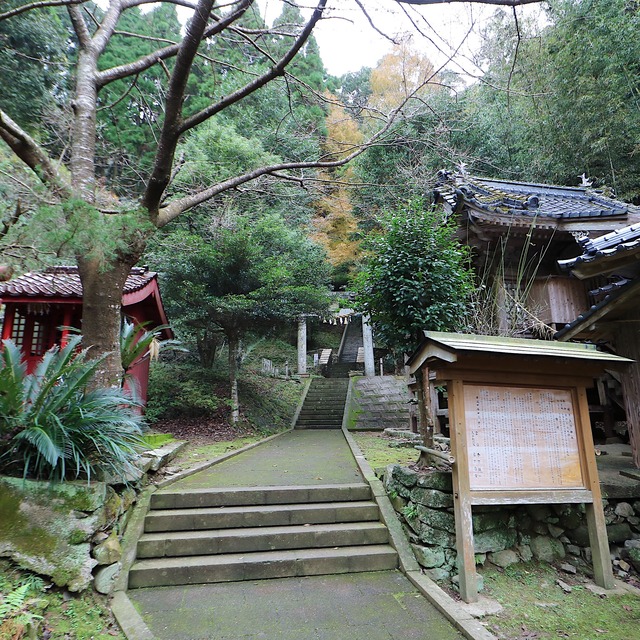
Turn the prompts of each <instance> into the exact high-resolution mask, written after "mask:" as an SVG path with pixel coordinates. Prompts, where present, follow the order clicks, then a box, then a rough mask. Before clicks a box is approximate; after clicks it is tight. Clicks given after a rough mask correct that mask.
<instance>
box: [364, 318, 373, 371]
mask: <svg viewBox="0 0 640 640" xmlns="http://www.w3.org/2000/svg"><path fill="white" fill-rule="evenodd" d="M362 346H363V347H364V375H365V376H367V378H373V376H375V375H376V364H375V361H374V359H373V332H372V331H371V325H370V324H369V316H365V315H363V316H362Z"/></svg>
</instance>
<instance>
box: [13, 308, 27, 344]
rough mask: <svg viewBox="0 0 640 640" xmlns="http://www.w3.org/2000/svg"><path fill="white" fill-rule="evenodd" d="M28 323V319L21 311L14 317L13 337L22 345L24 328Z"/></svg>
mask: <svg viewBox="0 0 640 640" xmlns="http://www.w3.org/2000/svg"><path fill="white" fill-rule="evenodd" d="M26 325H27V319H26V317H25V316H23V315H22V314H21V313H20V312H19V311H16V315H15V316H14V318H13V327H11V339H12V340H13V341H14V342H15V343H16V344H17V345H18V346H19V347H21V346H22V345H23V344H24V330H25V327H26Z"/></svg>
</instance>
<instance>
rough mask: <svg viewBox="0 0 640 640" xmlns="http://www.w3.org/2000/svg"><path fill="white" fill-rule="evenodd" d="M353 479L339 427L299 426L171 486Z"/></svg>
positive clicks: (353, 465) (350, 458)
mask: <svg viewBox="0 0 640 640" xmlns="http://www.w3.org/2000/svg"><path fill="white" fill-rule="evenodd" d="M354 482H363V479H362V475H361V474H360V471H359V470H358V467H357V465H356V463H355V460H354V459H353V456H352V455H351V449H349V446H348V444H347V442H346V440H345V439H344V435H343V434H342V431H341V430H339V429H301V430H300V431H288V432H287V433H284V434H283V435H281V436H279V437H277V438H273V439H272V440H270V441H269V442H266V443H265V444H262V445H260V446H258V447H255V448H253V449H250V450H249V451H246V452H244V453H242V454H239V455H238V456H235V457H233V458H230V459H229V460H225V461H224V462H221V463H220V464H216V465H213V466H212V467H209V468H208V469H205V470H204V471H200V472H199V473H196V474H194V475H192V476H188V477H187V478H184V479H182V480H178V481H177V482H174V483H173V484H172V485H171V490H174V491H177V490H181V489H185V490H189V489H208V488H213V487H261V486H270V487H278V486H291V485H314V484H352V483H354Z"/></svg>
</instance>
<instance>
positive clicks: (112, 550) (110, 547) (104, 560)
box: [91, 533, 122, 565]
mask: <svg viewBox="0 0 640 640" xmlns="http://www.w3.org/2000/svg"><path fill="white" fill-rule="evenodd" d="M91 555H93V557H94V558H95V560H96V562H97V563H98V564H99V565H106V564H113V563H115V562H118V561H119V560H120V558H122V547H121V546H120V541H119V540H118V536H117V535H116V534H115V533H112V534H111V535H110V536H109V537H108V538H107V539H106V540H105V541H104V542H101V543H100V544H98V545H96V546H95V547H94V548H93V551H92V552H91Z"/></svg>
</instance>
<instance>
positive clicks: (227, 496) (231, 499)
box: [151, 483, 371, 509]
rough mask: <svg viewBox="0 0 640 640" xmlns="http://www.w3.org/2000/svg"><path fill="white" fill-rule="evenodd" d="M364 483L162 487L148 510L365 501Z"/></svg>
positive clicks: (368, 496)
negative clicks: (183, 489) (231, 487)
mask: <svg viewBox="0 0 640 640" xmlns="http://www.w3.org/2000/svg"><path fill="white" fill-rule="evenodd" d="M370 497H371V489H370V488H369V485H368V484H364V483H358V484H338V485H335V484H326V485H312V486H309V485H302V486H300V485H292V486H286V487H240V488H234V489H232V490H230V489H228V488H225V489H191V490H187V491H180V490H171V488H169V489H165V490H164V491H160V492H158V493H154V494H153V495H152V496H151V509H188V508H190V507H234V506H236V507H237V506H243V505H256V504H259V505H268V504H295V503H300V504H302V503H304V504H308V503H314V502H331V501H339V502H340V501H342V502H346V501H353V500H369V498H370Z"/></svg>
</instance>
